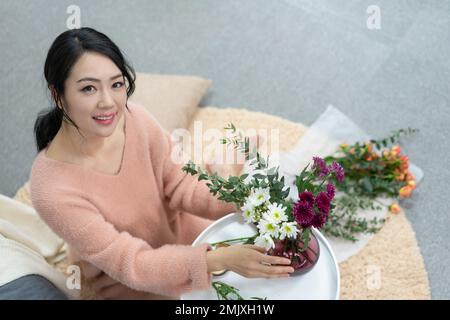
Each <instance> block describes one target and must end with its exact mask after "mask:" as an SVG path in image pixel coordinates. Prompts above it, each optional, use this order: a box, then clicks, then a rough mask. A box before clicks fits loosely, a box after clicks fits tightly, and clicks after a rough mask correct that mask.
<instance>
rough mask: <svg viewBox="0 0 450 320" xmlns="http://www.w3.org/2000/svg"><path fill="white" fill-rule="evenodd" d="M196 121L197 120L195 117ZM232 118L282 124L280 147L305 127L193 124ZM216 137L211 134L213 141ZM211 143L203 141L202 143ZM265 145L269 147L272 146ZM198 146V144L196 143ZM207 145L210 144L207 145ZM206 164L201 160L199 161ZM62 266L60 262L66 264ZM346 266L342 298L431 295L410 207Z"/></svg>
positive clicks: (203, 117)
mask: <svg viewBox="0 0 450 320" xmlns="http://www.w3.org/2000/svg"><path fill="white" fill-rule="evenodd" d="M196 121H197V122H196ZM230 122H232V123H233V124H234V125H235V126H236V127H237V128H239V129H242V130H244V132H246V133H247V132H248V131H245V130H247V129H250V128H252V129H255V130H259V129H262V130H263V131H264V130H269V131H270V129H278V130H279V137H280V138H279V150H280V151H287V150H289V149H291V148H292V147H294V146H295V145H296V143H297V141H298V140H299V139H300V138H301V136H302V135H303V133H304V132H305V131H306V129H307V128H306V127H305V126H304V125H302V124H299V123H294V122H291V121H288V120H285V119H282V118H279V117H275V116H271V115H268V114H264V113H260V112H253V111H247V110H244V109H219V108H215V107H204V108H200V109H198V111H197V112H196V114H194V116H193V120H192V122H191V125H190V127H189V131H190V132H191V134H192V133H193V132H194V130H195V128H196V129H197V130H199V128H200V130H202V131H203V132H204V131H205V130H207V129H218V130H221V131H223V130H222V129H223V127H224V126H226V125H227V124H228V123H230ZM264 139H265V142H267V143H263V145H264V146H267V145H269V146H270V145H271V135H270V132H269V133H268V134H267V136H265V137H264ZM209 143H211V140H210V141H209ZM206 145H207V143H206V142H204V145H203V148H204V147H205V146H206ZM264 146H263V148H262V150H260V151H261V153H263V154H264V151H268V152H269V153H270V148H268V149H267V150H265V149H264ZM197 147H198V146H197ZM204 150H205V149H204ZM198 164H201V163H198ZM14 198H15V199H16V200H19V201H21V202H24V203H26V204H29V205H31V202H30V199H29V193H28V190H27V184H25V185H24V186H22V187H21V188H20V189H19V190H18V191H17V193H16V195H15V197H14ZM64 266H65V265H64V262H63V263H62V264H61V266H55V267H56V268H58V269H59V270H61V271H63V270H64ZM339 267H340V272H341V295H340V298H341V299H430V298H431V296H430V289H429V284H428V276H427V272H426V270H425V266H424V262H423V258H422V255H421V253H420V250H419V247H418V246H417V241H416V238H415V235H414V231H413V230H412V228H411V225H410V223H409V222H408V219H407V218H406V215H405V213H404V212H403V211H402V212H400V213H398V214H396V215H393V214H391V215H390V216H389V217H388V219H387V221H386V223H385V225H384V227H383V228H382V229H381V231H380V232H378V233H377V234H376V235H375V236H374V238H373V239H372V240H371V241H370V242H369V243H368V245H367V246H366V247H364V249H363V250H361V251H360V252H359V253H358V254H356V255H354V256H352V257H351V258H349V259H348V260H347V261H345V262H343V263H341V264H340V265H339Z"/></svg>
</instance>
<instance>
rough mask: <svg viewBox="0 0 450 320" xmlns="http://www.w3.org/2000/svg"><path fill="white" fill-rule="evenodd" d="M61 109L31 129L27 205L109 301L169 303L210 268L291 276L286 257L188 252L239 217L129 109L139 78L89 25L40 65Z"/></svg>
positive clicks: (206, 249)
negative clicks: (203, 235)
mask: <svg viewBox="0 0 450 320" xmlns="http://www.w3.org/2000/svg"><path fill="white" fill-rule="evenodd" d="M44 73H45V78H46V80H47V83H48V88H49V90H50V93H51V96H52V98H53V102H54V107H53V108H52V109H51V110H49V111H47V112H44V113H41V114H40V115H39V116H38V118H37V120H36V123H35V136H36V142H37V147H38V155H37V157H36V159H35V161H34V163H33V166H32V170H31V177H30V191H31V199H32V202H33V205H34V207H35V208H36V210H37V212H38V213H39V214H40V216H41V217H42V218H43V219H44V220H45V221H46V223H47V224H48V225H49V226H50V227H51V228H52V229H53V230H54V231H55V232H56V233H57V234H58V235H59V236H60V237H61V238H63V239H64V240H65V241H66V242H67V244H68V247H69V258H70V260H71V262H74V263H75V262H79V263H80V264H81V266H82V272H83V275H84V277H86V278H87V279H88V280H89V282H91V283H92V284H93V288H94V290H95V291H96V294H97V296H98V297H102V298H117V299H121V298H139V299H140V298H142V299H145V298H162V297H164V298H168V297H175V298H176V297H179V296H180V295H181V294H182V293H185V292H188V291H191V290H202V289H206V288H208V287H209V286H210V282H211V277H212V275H211V272H214V271H218V270H222V269H228V270H231V271H234V272H236V273H238V274H241V275H243V276H246V277H266V278H269V277H285V276H287V275H288V273H290V272H292V271H293V269H292V268H291V267H290V266H285V265H287V264H289V263H290V261H289V260H288V259H284V258H280V257H272V256H268V255H265V254H264V249H262V248H259V247H256V246H251V245H238V246H230V247H226V248H220V249H217V250H211V248H210V246H208V245H207V244H203V245H199V246H195V247H192V246H190V245H189V244H190V243H192V241H193V240H194V239H195V238H196V237H197V236H198V234H199V233H200V232H201V231H202V230H203V229H204V228H205V227H207V226H208V225H209V224H210V223H211V222H212V220H214V219H217V218H220V217H222V216H224V215H225V214H227V213H230V212H233V211H236V208H235V207H234V205H231V204H226V203H223V202H221V201H219V200H218V199H217V198H215V197H213V196H212V195H211V194H210V193H209V190H208V188H207V186H206V184H205V183H204V181H202V182H199V181H197V179H196V178H195V177H192V176H190V175H187V174H185V173H184V172H183V171H182V170H181V167H182V165H181V164H177V162H176V161H174V159H173V158H172V156H173V155H172V153H173V152H172V151H173V146H172V142H171V138H170V135H169V133H168V132H166V131H165V130H163V129H162V128H161V126H160V125H159V124H158V123H157V121H156V120H155V119H154V118H153V117H152V116H151V115H150V114H149V113H148V112H147V111H146V110H145V109H144V108H143V107H142V106H139V105H136V104H133V103H131V102H128V97H130V96H131V94H132V93H133V90H134V78H135V75H134V71H133V70H132V68H131V67H130V66H129V65H128V64H127V63H126V61H125V60H124V57H123V55H122V53H121V51H120V50H119V48H118V47H117V46H116V45H115V44H114V43H113V42H112V41H111V40H110V39H109V38H108V37H107V36H106V35H104V34H102V33H100V32H98V31H96V30H94V29H91V28H81V29H74V30H69V31H66V32H64V33H62V34H61V35H59V36H58V37H57V38H56V39H55V41H54V42H53V44H52V45H51V47H50V49H49V52H48V55H47V59H46V61H45V67H44Z"/></svg>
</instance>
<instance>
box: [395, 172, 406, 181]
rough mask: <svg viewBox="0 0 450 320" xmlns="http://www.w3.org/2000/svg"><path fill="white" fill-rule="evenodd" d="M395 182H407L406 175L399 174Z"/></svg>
mask: <svg viewBox="0 0 450 320" xmlns="http://www.w3.org/2000/svg"><path fill="white" fill-rule="evenodd" d="M395 180H397V181H403V180H405V175H404V174H403V173H401V174H399V175H398V176H397V177H396V178H395Z"/></svg>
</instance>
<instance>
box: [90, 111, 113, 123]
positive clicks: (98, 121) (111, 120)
mask: <svg viewBox="0 0 450 320" xmlns="http://www.w3.org/2000/svg"><path fill="white" fill-rule="evenodd" d="M116 115H117V112H116V113H113V114H112V117H111V118H109V119H96V118H94V117H92V119H94V121H95V122H97V123H98V124H102V125H109V124H111V123H113V121H114V118H115V117H116Z"/></svg>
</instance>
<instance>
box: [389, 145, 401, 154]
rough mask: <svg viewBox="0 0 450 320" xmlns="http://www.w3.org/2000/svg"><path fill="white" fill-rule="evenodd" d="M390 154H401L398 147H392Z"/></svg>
mask: <svg viewBox="0 0 450 320" xmlns="http://www.w3.org/2000/svg"><path fill="white" fill-rule="evenodd" d="M391 152H392V153H393V154H394V155H396V156H398V155H399V154H400V153H401V152H402V149H401V148H400V146H393V147H392V148H391Z"/></svg>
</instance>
